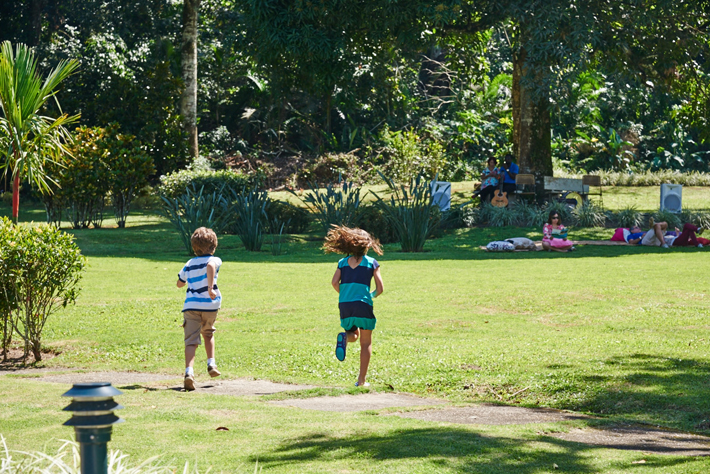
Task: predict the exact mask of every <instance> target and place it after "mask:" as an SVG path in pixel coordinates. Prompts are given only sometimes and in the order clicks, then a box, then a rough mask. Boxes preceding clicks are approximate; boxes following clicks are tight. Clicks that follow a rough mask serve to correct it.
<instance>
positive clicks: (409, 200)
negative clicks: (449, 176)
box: [371, 172, 438, 252]
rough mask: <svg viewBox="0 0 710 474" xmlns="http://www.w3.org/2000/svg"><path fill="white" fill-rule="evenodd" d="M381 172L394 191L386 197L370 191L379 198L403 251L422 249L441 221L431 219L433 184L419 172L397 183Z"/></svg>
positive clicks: (379, 205) (418, 250)
mask: <svg viewBox="0 0 710 474" xmlns="http://www.w3.org/2000/svg"><path fill="white" fill-rule="evenodd" d="M378 173H379V175H380V176H381V177H382V179H384V181H385V182H386V183H387V186H388V187H389V188H390V190H391V191H392V195H391V196H390V197H389V198H387V199H386V198H382V197H380V196H379V195H377V193H375V192H372V191H371V192H372V194H373V195H374V196H375V198H376V199H377V201H376V205H377V206H378V207H379V208H380V209H381V210H382V213H383V214H384V216H385V218H386V219H387V221H388V222H389V224H390V225H391V226H392V228H393V229H394V231H395V234H396V235H397V237H398V239H399V242H400V244H401V245H402V251H403V252H421V251H423V250H424V243H425V242H426V239H427V237H428V236H429V234H431V232H432V230H434V227H435V226H436V224H437V222H438V221H435V220H434V219H432V217H433V212H432V208H433V207H434V206H433V203H432V185H431V184H430V183H429V181H428V180H426V179H424V178H423V176H422V175H419V176H418V177H417V178H416V179H410V180H409V186H404V185H400V186H397V185H395V183H394V181H392V180H391V179H389V178H388V177H386V176H385V175H383V174H382V173H380V172H378ZM434 182H436V179H435V180H434Z"/></svg>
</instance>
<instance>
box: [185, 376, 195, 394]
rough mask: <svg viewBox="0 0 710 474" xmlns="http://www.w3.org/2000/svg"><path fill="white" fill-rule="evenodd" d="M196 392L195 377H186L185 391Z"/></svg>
mask: <svg viewBox="0 0 710 474" xmlns="http://www.w3.org/2000/svg"><path fill="white" fill-rule="evenodd" d="M193 390H195V377H194V376H193V375H192V374H189V375H185V391H186V392H192V391H193Z"/></svg>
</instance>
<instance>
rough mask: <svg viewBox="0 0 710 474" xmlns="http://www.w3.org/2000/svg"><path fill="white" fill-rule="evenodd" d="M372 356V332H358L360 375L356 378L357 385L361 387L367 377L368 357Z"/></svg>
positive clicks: (365, 330) (362, 330) (364, 330)
mask: <svg viewBox="0 0 710 474" xmlns="http://www.w3.org/2000/svg"><path fill="white" fill-rule="evenodd" d="M371 356H372V331H371V330H367V329H361V330H360V375H359V376H358V378H357V383H358V385H360V386H362V385H363V384H364V383H365V378H366V377H367V368H368V367H369V365H370V357H371Z"/></svg>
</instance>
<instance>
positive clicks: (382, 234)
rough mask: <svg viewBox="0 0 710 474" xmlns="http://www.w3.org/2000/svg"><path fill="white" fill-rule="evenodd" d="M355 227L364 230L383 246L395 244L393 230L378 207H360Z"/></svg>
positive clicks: (395, 239) (368, 205)
mask: <svg viewBox="0 0 710 474" xmlns="http://www.w3.org/2000/svg"><path fill="white" fill-rule="evenodd" d="M357 226H358V227H360V228H361V229H363V230H366V231H367V232H368V233H369V234H370V235H372V236H373V237H375V238H377V239H379V241H380V242H381V243H383V244H391V243H393V242H397V235H396V234H395V230H394V228H393V227H392V225H391V224H390V222H389V221H388V220H387V217H385V214H384V212H383V211H382V209H381V207H380V206H377V205H375V204H371V203H368V204H364V205H362V206H360V211H359V213H358V219H357Z"/></svg>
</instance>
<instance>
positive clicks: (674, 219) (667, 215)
mask: <svg viewBox="0 0 710 474" xmlns="http://www.w3.org/2000/svg"><path fill="white" fill-rule="evenodd" d="M651 217H653V220H654V221H655V222H666V223H668V229H669V230H671V229H673V228H675V227H682V226H683V223H682V222H681V220H680V215H679V214H675V213H673V212H670V211H656V212H654V213H653V214H652V216H651Z"/></svg>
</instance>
